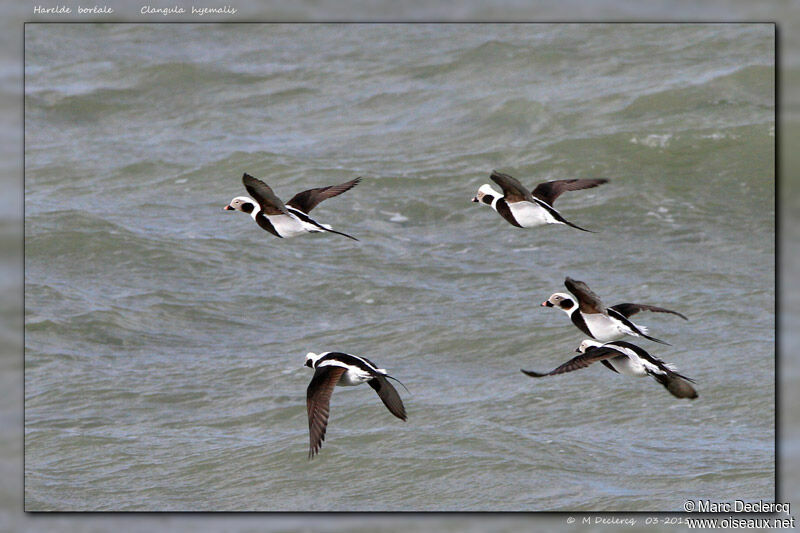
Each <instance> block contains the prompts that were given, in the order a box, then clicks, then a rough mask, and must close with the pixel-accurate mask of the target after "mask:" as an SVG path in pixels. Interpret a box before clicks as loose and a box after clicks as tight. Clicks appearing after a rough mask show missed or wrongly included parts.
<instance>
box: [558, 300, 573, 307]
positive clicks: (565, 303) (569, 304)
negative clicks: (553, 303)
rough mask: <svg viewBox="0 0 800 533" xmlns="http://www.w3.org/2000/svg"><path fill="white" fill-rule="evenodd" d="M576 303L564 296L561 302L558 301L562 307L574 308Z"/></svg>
mask: <svg viewBox="0 0 800 533" xmlns="http://www.w3.org/2000/svg"><path fill="white" fill-rule="evenodd" d="M573 305H575V302H573V301H572V300H570V299H569V298H564V299H563V300H561V301H560V302H558V306H559V307H560V308H561V309H572V306H573Z"/></svg>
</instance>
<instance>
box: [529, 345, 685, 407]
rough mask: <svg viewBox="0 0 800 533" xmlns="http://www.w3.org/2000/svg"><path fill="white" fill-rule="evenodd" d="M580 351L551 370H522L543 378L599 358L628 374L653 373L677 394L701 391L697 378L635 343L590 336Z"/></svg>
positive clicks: (576, 368) (587, 364) (608, 366)
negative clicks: (603, 339)
mask: <svg viewBox="0 0 800 533" xmlns="http://www.w3.org/2000/svg"><path fill="white" fill-rule="evenodd" d="M576 351H577V352H580V353H581V355H578V356H576V357H573V358H572V359H570V360H569V361H567V362H566V363H564V364H563V365H561V366H559V367H557V368H555V369H554V370H551V371H550V372H546V373H543V374H542V373H539V372H534V371H532V370H522V372H523V373H524V374H527V375H528V376H531V377H534V378H541V377H544V376H554V375H556V374H563V373H565V372H572V371H573V370H578V369H580V368H586V367H587V366H589V365H590V364H592V363H594V362H595V361H600V362H601V363H603V364H604V365H605V366H606V367H607V368H609V369H611V370H613V371H614V372H617V373H619V374H623V375H625V376H634V377H642V376H652V377H653V379H655V380H656V381H658V382H659V383H661V384H662V385H664V387H666V389H667V390H668V391H669V392H670V393H672V395H673V396H675V397H677V398H689V399H694V398H697V391H695V389H694V387H692V385H691V384H690V382H691V383H694V380H693V379H691V378H688V377H686V376H684V375H682V374H679V373H678V372H676V370H675V367H674V366H672V365H670V364H668V363H665V362H664V361H662V360H661V359H658V358H657V357H653V356H652V355H650V354H649V353H647V352H646V351H644V350H643V349H641V348H639V347H638V346H636V345H635V344H631V343H629V342H623V341H617V342H609V343H607V344H603V343H602V342H598V341H595V340H590V339H586V340H584V341H583V342H582V343H581V345H580V346H579V347H578V349H577V350H576Z"/></svg>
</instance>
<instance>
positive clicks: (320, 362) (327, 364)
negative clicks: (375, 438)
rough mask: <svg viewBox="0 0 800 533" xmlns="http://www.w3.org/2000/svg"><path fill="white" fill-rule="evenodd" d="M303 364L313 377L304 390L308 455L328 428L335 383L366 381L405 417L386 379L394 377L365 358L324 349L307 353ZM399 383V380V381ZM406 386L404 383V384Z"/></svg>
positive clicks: (314, 452) (398, 400)
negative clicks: (312, 373)
mask: <svg viewBox="0 0 800 533" xmlns="http://www.w3.org/2000/svg"><path fill="white" fill-rule="evenodd" d="M305 365H306V366H307V367H309V368H313V369H314V377H313V378H311V383H309V385H308V390H307V391H306V407H307V409H308V432H309V438H310V447H309V450H308V458H309V459H311V458H313V457H314V455H316V454H317V452H319V449H320V448H321V447H322V441H323V440H325V431H326V429H327V427H328V415H329V413H330V403H331V395H332V394H333V388H334V387H335V386H337V385H338V386H340V387H342V386H345V387H346V386H354V385H360V384H362V383H367V384H368V385H369V386H370V387H372V388H373V389H374V390H375V392H377V393H378V396H379V397H380V399H381V401H382V402H383V404H384V405H385V406H386V408H387V409H389V412H391V413H392V414H393V415H394V416H396V417H397V418H399V419H400V420H403V421H405V420H406V409H405V407H404V406H403V401H402V400H401V399H400V395H399V394H398V393H397V390H396V389H395V388H394V387H393V386H392V384H391V383H389V379H394V380H395V381H397V382H398V383H400V382H399V381H398V380H397V379H395V378H393V377H392V376H390V375H388V374H387V373H386V370H384V369H383V368H378V367H377V365H375V363H373V362H372V361H370V360H369V359H367V358H366V357H359V356H357V355H351V354H347V353H342V352H323V353H320V354H316V353H314V352H309V353H308V354H306V362H305ZM401 385H402V383H401ZM404 387H405V385H404Z"/></svg>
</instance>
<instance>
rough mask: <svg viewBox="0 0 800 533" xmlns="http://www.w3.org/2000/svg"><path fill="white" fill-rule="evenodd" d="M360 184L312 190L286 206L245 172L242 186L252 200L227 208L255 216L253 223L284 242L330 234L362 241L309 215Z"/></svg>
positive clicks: (243, 198)
mask: <svg viewBox="0 0 800 533" xmlns="http://www.w3.org/2000/svg"><path fill="white" fill-rule="evenodd" d="M359 181H361V178H356V179H354V180H350V181H348V182H346V183H342V184H341V185H331V186H329V187H320V188H318V189H309V190H307V191H303V192H301V193H297V194H295V195H294V196H293V197H292V199H291V200H289V201H288V202H286V205H284V204H283V202H282V201H281V200H280V198H278V197H277V196H276V195H275V193H274V192H272V189H271V188H270V187H269V185H267V184H266V183H264V182H263V181H261V180H260V179H258V178H254V177H253V176H251V175H250V174H247V173H245V174H244V176H242V183H244V187H245V189H247V192H248V193H250V196H252V198H248V197H247V196H237V197H236V198H234V199H233V200H231V202H230V203H229V204H228V205H226V206H225V208H224V209H225V210H226V211H233V210H236V211H241V212H243V213H247V214H248V215H250V216H251V217H253V220H255V221H256V224H258V225H259V226H261V228H262V229H265V230H267V231H268V232H270V233H272V234H273V235H275V236H276V237H281V238H284V239H288V238H290V237H297V236H298V235H303V234H304V233H319V232H323V231H327V232H330V233H335V234H337V235H343V236H344V237H347V238H348V239H353V240H354V241H357V240H358V239H356V238H355V237H352V236H350V235H348V234H346V233H342V232H341V231H336V230H334V229H331V227H330V226H329V225H327V224H320V223H319V222H317V221H316V220H314V219H313V218H311V217H310V216H308V213H309V212H310V211H311V210H312V209H314V208H315V207H316V206H317V204H319V203H320V202H321V201H323V200H327V199H328V198H333V197H334V196H338V195H340V194H342V193H343V192H345V191H349V190H350V189H352V188H353V187H355V186H356V184H357V183H358V182H359Z"/></svg>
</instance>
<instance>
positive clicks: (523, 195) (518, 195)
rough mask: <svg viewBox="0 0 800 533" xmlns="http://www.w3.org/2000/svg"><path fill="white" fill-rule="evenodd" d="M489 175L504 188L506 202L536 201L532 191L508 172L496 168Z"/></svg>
mask: <svg viewBox="0 0 800 533" xmlns="http://www.w3.org/2000/svg"><path fill="white" fill-rule="evenodd" d="M489 177H490V178H492V180H493V181H494V182H495V183H496V184H498V185H499V186H500V188H501V189H503V197H504V198H505V200H506V202H508V203H510V204H513V203H515V202H522V201H528V202H531V203H533V202H534V200H533V196H531V193H530V192H528V189H526V188H525V187H523V186H522V184H521V183H520V182H519V180H517V179H516V178H513V177H511V176H509V175H508V174H503V173H502V172H497V171H496V170H493V171H492V174H491V176H489Z"/></svg>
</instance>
